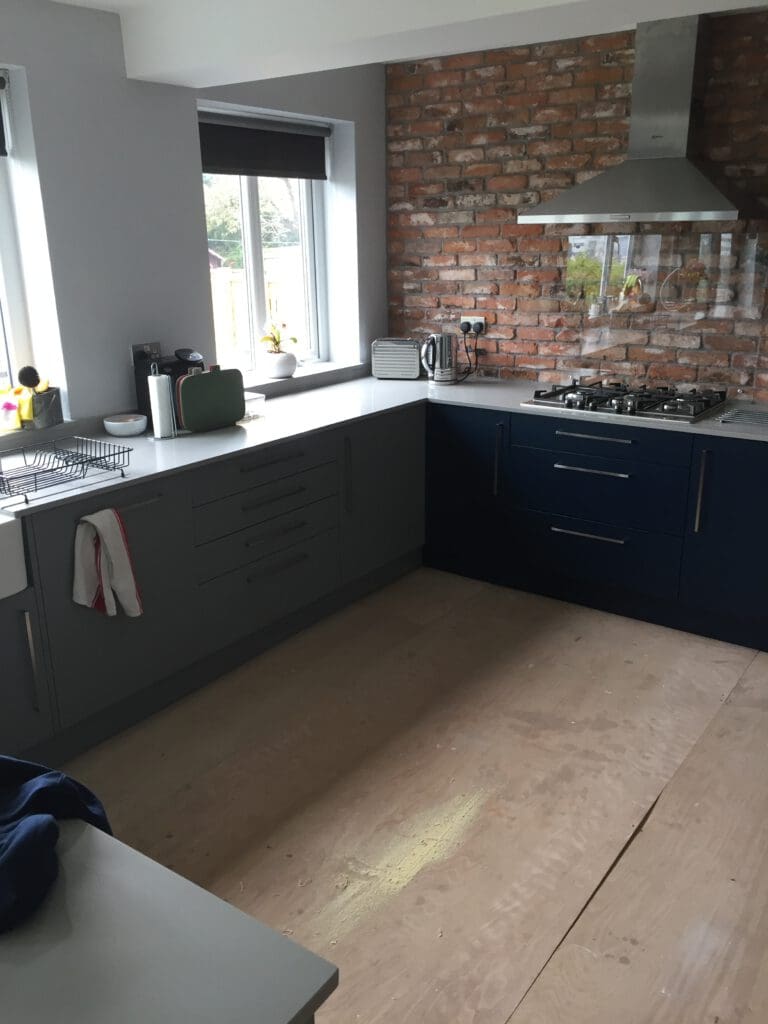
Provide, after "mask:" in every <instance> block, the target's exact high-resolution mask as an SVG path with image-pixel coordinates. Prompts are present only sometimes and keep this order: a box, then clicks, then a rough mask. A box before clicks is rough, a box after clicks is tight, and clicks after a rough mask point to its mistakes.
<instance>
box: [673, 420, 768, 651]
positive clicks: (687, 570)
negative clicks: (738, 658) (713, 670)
mask: <svg viewBox="0 0 768 1024" xmlns="http://www.w3.org/2000/svg"><path fill="white" fill-rule="evenodd" d="M767 513H768V444H765V443H764V442H760V441H743V440H736V439H734V440H731V439H727V438H716V437H701V438H697V439H696V441H695V442H694V452H693V460H692V465H691V480H690V494H689V502H688V523H687V531H686V535H685V545H684V554H683V568H682V575H681V583H680V605H681V612H682V616H683V618H682V622H681V624H682V625H684V626H687V628H689V629H693V630H696V631H698V632H706V633H708V634H709V635H712V636H719V637H722V638H723V639H727V640H731V641H735V642H737V643H744V644H747V645H749V646H755V647H760V648H761V649H763V650H765V649H766V647H768V534H766V515H767Z"/></svg>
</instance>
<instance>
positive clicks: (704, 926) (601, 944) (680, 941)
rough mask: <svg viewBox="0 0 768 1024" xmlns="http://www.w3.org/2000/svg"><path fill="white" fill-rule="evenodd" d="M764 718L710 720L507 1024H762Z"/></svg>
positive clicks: (765, 1006)
mask: <svg viewBox="0 0 768 1024" xmlns="http://www.w3.org/2000/svg"><path fill="white" fill-rule="evenodd" d="M766 778H768V711H762V710H758V709H756V708H753V707H739V706H735V705H729V706H726V707H724V708H722V710H721V711H720V712H719V713H718V714H717V716H716V717H715V719H714V720H713V722H712V723H711V725H710V726H709V728H708V729H707V732H706V733H705V735H704V736H703V737H702V739H701V740H700V741H699V742H698V743H697V744H696V746H695V747H694V749H693V751H692V753H691V754H690V756H689V757H688V758H687V759H686V761H685V763H684V764H683V766H682V768H681V769H680V771H679V772H678V773H677V775H676V776H675V778H674V779H673V780H672V782H671V783H670V784H669V786H668V787H667V788H666V790H665V791H664V793H663V795H662V797H661V799H660V800H659V803H658V805H657V807H656V809H655V810H654V812H653V814H652V815H651V817H650V818H649V820H648V823H647V824H646V826H645V828H644V830H643V831H642V832H641V833H640V834H639V835H638V837H637V838H636V839H635V841H634V842H633V843H632V845H631V846H630V847H629V849H628V851H627V852H626V854H625V855H624V857H623V858H622V859H621V861H620V862H619V864H618V865H617V866H616V868H615V870H614V871H613V872H612V873H611V875H610V877H609V878H608V879H607V881H606V883H605V885H604V886H603V888H602V889H601V890H600V892H599V893H598V894H597V895H596V896H595V898H594V900H593V901H592V902H591V903H590V905H589V907H588V908H587V910H586V912H585V913H584V915H583V917H582V918H581V920H580V921H579V922H578V923H577V925H576V926H575V928H574V929H573V931H572V932H571V933H570V935H568V937H567V939H566V940H565V942H564V943H563V945H562V946H561V948H560V949H559V950H558V951H557V953H556V954H555V956H554V957H553V958H552V960H551V961H550V963H549V964H548V966H547V967H546V969H545V970H544V971H543V973H542V975H541V977H540V978H539V980H538V981H537V982H536V984H535V985H534V986H533V988H532V989H531V991H530V993H529V994H528V996H527V998H526V999H525V1000H524V1001H523V1003H522V1005H521V1006H520V1008H519V1009H518V1011H517V1012H516V1013H515V1014H514V1015H513V1016H512V1018H511V1024H560V1022H561V1021H568V1022H569V1024H616V1022H617V1021H621V1024H742V1022H747V1021H754V1022H755V1024H758V1022H760V1024H763V1022H764V1021H766V1020H768V786H766Z"/></svg>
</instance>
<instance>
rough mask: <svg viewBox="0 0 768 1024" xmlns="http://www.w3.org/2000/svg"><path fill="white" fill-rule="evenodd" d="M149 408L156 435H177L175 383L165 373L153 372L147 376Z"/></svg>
mask: <svg viewBox="0 0 768 1024" xmlns="http://www.w3.org/2000/svg"><path fill="white" fill-rule="evenodd" d="M147 384H148V386H149V408H150V411H151V412H152V431H153V433H154V435H155V437H158V438H160V437H175V436H176V418H175V416H174V414H173V385H172V383H171V378H170V377H169V376H168V375H167V374H165V373H153V374H151V375H150V376H149V377H148V378H147Z"/></svg>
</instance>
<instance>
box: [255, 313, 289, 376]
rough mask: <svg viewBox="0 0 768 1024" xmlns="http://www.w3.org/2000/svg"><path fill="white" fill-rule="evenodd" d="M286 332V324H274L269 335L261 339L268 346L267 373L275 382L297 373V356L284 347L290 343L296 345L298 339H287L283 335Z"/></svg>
mask: <svg viewBox="0 0 768 1024" xmlns="http://www.w3.org/2000/svg"><path fill="white" fill-rule="evenodd" d="M284 330H285V324H282V325H278V324H272V325H271V327H270V330H269V333H267V334H265V335H264V337H263V338H262V339H261V340H262V341H263V342H264V343H265V344H266V345H267V356H268V360H267V362H268V367H269V369H268V370H267V373H268V374H269V376H270V377H271V378H272V379H273V380H284V379H285V378H286V377H292V376H293V375H294V373H295V372H296V356H295V355H294V354H293V352H286V351H285V349H284V348H283V345H285V344H286V343H287V342H289V341H290V342H291V343H292V344H294V345H296V344H297V339H296V338H293V337H291V338H286V337H285V336H284V335H283V331H284Z"/></svg>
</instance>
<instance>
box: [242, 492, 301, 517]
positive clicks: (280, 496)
mask: <svg viewBox="0 0 768 1024" xmlns="http://www.w3.org/2000/svg"><path fill="white" fill-rule="evenodd" d="M306 489H307V488H306V487H294V488H292V489H291V490H290V491H282V492H281V493H280V494H275V495H274V497H272V498H265V499H264V500H263V501H253V502H251V504H250V505H241V506H240V511H241V512H254V511H255V510H256V509H257V508H264V507H265V505H274V504H275V503H276V502H278V501H282V500H283V499H284V498H295V497H296V495H297V494H303V493H304V492H305V491H306Z"/></svg>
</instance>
